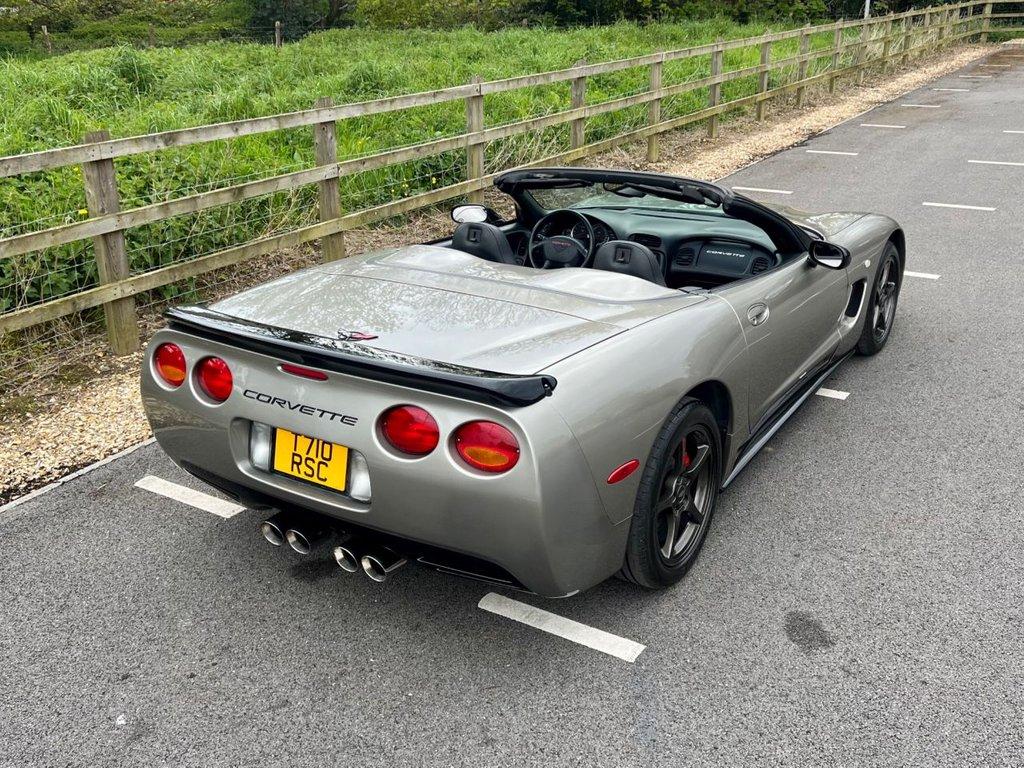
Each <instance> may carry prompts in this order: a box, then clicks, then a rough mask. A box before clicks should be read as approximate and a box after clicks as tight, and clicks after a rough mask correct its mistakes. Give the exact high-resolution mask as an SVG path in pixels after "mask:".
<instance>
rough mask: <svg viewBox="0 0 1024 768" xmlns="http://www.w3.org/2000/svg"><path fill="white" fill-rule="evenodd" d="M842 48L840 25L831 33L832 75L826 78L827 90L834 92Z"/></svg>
mask: <svg viewBox="0 0 1024 768" xmlns="http://www.w3.org/2000/svg"><path fill="white" fill-rule="evenodd" d="M842 50H843V29H842V27H836V28H835V31H834V32H833V33H832V76H831V77H829V79H828V92H829V93H835V92H836V80H838V79H839V76H838V75H837V74H835V73H836V72H838V71H839V60H840V58H841V57H842Z"/></svg>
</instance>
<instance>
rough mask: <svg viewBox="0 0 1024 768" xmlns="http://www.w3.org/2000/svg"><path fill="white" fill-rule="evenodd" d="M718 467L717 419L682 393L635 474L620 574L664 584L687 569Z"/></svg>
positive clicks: (714, 497)
mask: <svg viewBox="0 0 1024 768" xmlns="http://www.w3.org/2000/svg"><path fill="white" fill-rule="evenodd" d="M684 445H685V446H686V448H685V454H684V451H683V449H682V446H684ZM704 448H706V451H705V450H704ZM684 455H685V456H686V458H685V459H684V458H683V456H684ZM721 472H722V439H721V435H720V433H719V428H718V423H717V422H716V421H715V417H714V415H713V414H712V413H711V411H710V410H709V409H708V407H707V406H706V405H704V404H703V403H701V402H700V401H698V400H694V399H690V398H687V399H685V400H683V401H682V402H681V403H679V405H677V406H676V407H675V408H674V409H673V411H672V413H670V414H669V417H668V419H666V421H665V425H664V426H663V427H662V428H661V432H660V433H659V434H658V437H657V439H656V440H655V441H654V446H653V447H652V449H651V454H650V456H649V457H648V459H647V464H646V465H645V467H644V471H643V475H641V477H640V487H639V489H638V490H637V496H636V505H635V507H634V509H633V520H632V523H631V524H630V529H629V537H628V539H627V540H626V557H625V562H624V564H623V566H622V570H621V571H620V572H619V575H620V576H621V577H622V578H624V579H626V580H627V581H631V582H633V583H634V584H639V585H640V586H642V587H646V588H647V589H664V588H665V587H669V586H671V585H673V584H675V583H676V582H677V581H679V580H680V579H681V578H683V576H685V575H686V573H687V571H689V570H690V568H691V567H692V566H693V564H694V562H696V560H697V555H698V554H699V553H700V550H701V547H703V545H704V540H705V539H706V538H707V532H708V529H709V528H710V526H711V518H712V516H713V515H714V512H715V504H716V502H717V501H718V487H719V485H720V483H721ZM666 504H667V506H666ZM673 521H674V522H673ZM671 526H674V527H671ZM680 526H682V527H680ZM670 531H671V534H672V542H671V544H668V543H667V542H668V540H669V535H670Z"/></svg>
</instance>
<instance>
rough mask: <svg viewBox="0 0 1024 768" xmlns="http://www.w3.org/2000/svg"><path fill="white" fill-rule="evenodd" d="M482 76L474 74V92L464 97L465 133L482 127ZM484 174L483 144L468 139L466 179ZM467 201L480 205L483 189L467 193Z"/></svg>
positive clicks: (470, 179) (476, 140) (479, 129)
mask: <svg viewBox="0 0 1024 768" xmlns="http://www.w3.org/2000/svg"><path fill="white" fill-rule="evenodd" d="M482 82H483V78H481V77H479V76H476V77H474V78H473V79H472V80H470V83H473V84H475V85H476V86H477V88H476V93H475V94H474V95H472V96H468V97H467V98H466V133H478V132H479V131H482V130H483V129H484V96H483V93H482V92H481V90H480V87H479V85H480V83H482ZM483 175H484V144H483V142H481V141H480V140H479V139H468V140H467V146H466V180H467V181H473V180H475V179H479V178H482V177H483ZM467 197H468V199H469V202H471V203H477V204H479V205H482V204H483V202H484V191H483V190H482V189H478V190H475V191H473V192H470V193H469V195H467Z"/></svg>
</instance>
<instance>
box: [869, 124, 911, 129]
mask: <svg viewBox="0 0 1024 768" xmlns="http://www.w3.org/2000/svg"><path fill="white" fill-rule="evenodd" d="M860 127H861V128H906V127H907V126H905V125H886V124H885V123H861V124H860Z"/></svg>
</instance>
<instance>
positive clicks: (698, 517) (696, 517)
mask: <svg viewBox="0 0 1024 768" xmlns="http://www.w3.org/2000/svg"><path fill="white" fill-rule="evenodd" d="M686 521H687V522H689V523H693V524H694V525H700V524H701V523H703V522H704V513H703V512H701V511H700V510H699V509H697V504H696V503H695V502H694V501H693V500H692V499H691V500H690V503H689V504H687V506H686Z"/></svg>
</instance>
